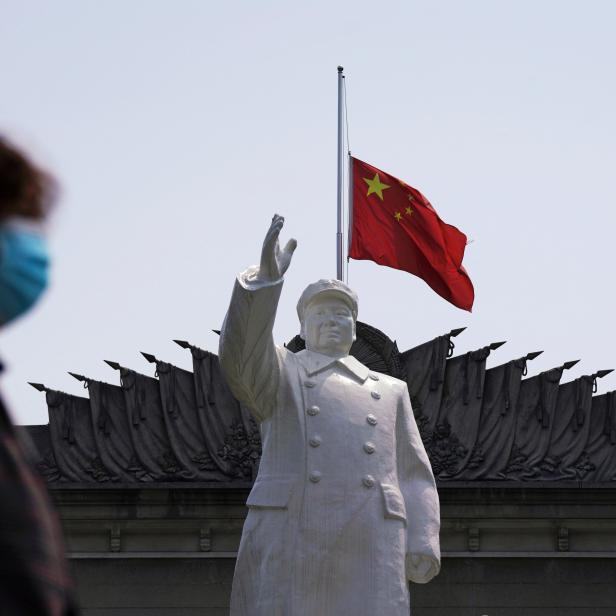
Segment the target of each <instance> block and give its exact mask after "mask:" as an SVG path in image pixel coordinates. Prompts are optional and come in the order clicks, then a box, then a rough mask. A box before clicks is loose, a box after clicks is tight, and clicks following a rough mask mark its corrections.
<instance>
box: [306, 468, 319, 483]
mask: <svg viewBox="0 0 616 616" xmlns="http://www.w3.org/2000/svg"><path fill="white" fill-rule="evenodd" d="M308 479H310V481H312V483H319V481H321V473H320V472H319V471H312V473H310V476H309V477H308Z"/></svg>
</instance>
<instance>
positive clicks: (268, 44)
mask: <svg viewBox="0 0 616 616" xmlns="http://www.w3.org/2000/svg"><path fill="white" fill-rule="evenodd" d="M615 23H616V3H614V2H609V1H607V0H606V1H604V2H599V1H588V2H581V1H580V2H567V1H562V0H559V1H547V0H542V1H538V0H533V1H520V0H517V1H516V2H504V1H500V2H499V1H493V0H492V1H488V0H485V1H460V0H456V1H448V2H447V1H440V2H427V1H425V2H413V1H408V0H407V1H405V2H378V3H376V2H361V1H358V0H354V1H353V2H331V1H330V2H303V3H291V2H288V1H287V2H267V1H261V2H206V1H204V0H202V1H187V0H175V1H173V2H172V1H171V0H167V1H164V2H163V1H154V0H131V1H128V0H121V1H119V0H118V1H116V0H106V1H105V2H95V1H85V0H74V1H62V0H55V1H54V2H47V1H39V2H34V1H31V0H19V2H17V1H12V2H8V1H7V0H0V74H1V75H2V93H1V96H0V130H1V131H2V132H3V133H4V134H6V135H8V136H9V137H11V138H13V139H15V140H17V141H18V142H19V143H21V144H22V145H24V146H25V147H27V148H28V149H30V151H31V152H32V153H33V154H34V155H35V156H36V157H37V158H38V160H39V161H41V162H42V163H44V164H46V165H47V166H48V167H49V168H51V169H52V170H53V171H54V172H55V174H56V175H57V177H58V178H59V180H60V182H61V184H62V188H63V191H62V199H61V202H60V204H59V206H58V208H57V212H56V215H55V216H54V219H53V223H52V225H51V229H50V234H51V248H52V250H53V260H54V267H53V283H52V286H51V288H50V290H49V292H48V293H47V295H46V297H45V299H44V300H43V301H42V302H41V303H40V304H39V306H38V307H37V309H36V310H35V311H33V312H32V313H31V314H30V315H28V316H27V317H25V318H23V319H22V320H20V321H19V322H17V323H15V324H14V325H13V326H11V327H10V328H7V329H6V330H4V331H2V333H1V334H0V354H1V355H2V358H3V360H4V362H5V363H6V365H7V372H6V373H5V375H4V376H3V377H2V381H3V382H2V390H3V394H4V396H5V397H6V398H8V401H9V402H10V405H11V408H12V411H13V414H14V416H15V418H16V420H17V421H18V422H20V423H46V422H47V409H46V405H45V401H44V396H43V395H42V394H39V393H38V392H36V391H35V390H33V389H32V388H30V387H29V386H28V385H27V384H26V381H38V382H43V383H45V384H46V385H48V386H49V387H52V388H55V389H62V390H64V391H70V392H73V393H83V390H82V389H80V387H81V386H80V384H79V383H78V382H77V381H75V380H74V379H72V378H71V377H70V376H68V374H67V373H66V371H67V370H71V371H73V372H80V373H83V374H86V375H88V376H90V377H93V378H97V379H102V380H108V381H110V382H113V383H116V382H118V381H117V376H118V375H117V373H116V372H113V371H112V370H111V369H110V368H108V367H107V366H106V365H105V364H104V363H103V362H102V360H103V359H111V360H115V361H119V362H120V363H122V364H123V365H126V366H128V367H133V368H136V369H138V370H141V371H143V372H145V373H146V374H152V372H153V368H152V366H150V365H149V364H147V363H146V362H145V361H144V360H143V359H142V358H141V356H140V355H139V351H147V352H150V353H154V354H155V355H157V356H158V357H159V358H161V359H164V360H167V361H171V362H173V363H176V364H177V365H180V366H183V367H186V368H190V366H191V358H190V354H189V353H188V352H187V351H184V350H182V349H180V348H179V347H177V346H176V345H175V344H173V343H172V342H171V341H172V339H173V338H180V339H187V340H189V341H190V342H192V343H193V344H197V345H199V346H201V347H203V348H206V349H209V350H211V351H216V349H217V337H216V335H215V334H213V333H212V332H211V330H212V329H214V328H219V327H220V325H221V322H222V319H223V317H224V314H225V311H226V307H227V303H228V300H229V295H230V291H231V288H232V284H233V279H234V276H235V274H236V273H237V272H238V271H239V270H241V269H243V268H244V267H245V266H247V265H250V264H253V263H256V262H258V259H259V254H260V248H261V242H262V237H263V234H264V233H265V231H266V229H267V227H268V224H269V221H270V219H271V216H272V214H273V213H274V212H279V213H281V214H283V215H285V217H286V220H287V223H286V227H285V229H284V230H283V234H282V236H283V240H284V241H286V239H287V238H288V237H290V236H294V237H296V238H297V240H298V244H299V246H298V249H297V251H296V253H295V257H294V261H293V263H292V265H291V268H290V270H289V272H288V274H287V280H286V283H285V289H284V290H283V297H282V300H281V304H280V308H279V317H278V320H277V323H276V332H275V333H276V338H277V340H279V341H281V342H282V341H285V340H288V339H289V338H291V337H292V336H294V335H295V334H296V333H297V332H298V323H297V318H296V316H295V303H296V300H297V298H298V296H299V294H300V293H301V291H302V289H303V288H304V287H305V286H306V284H308V283H309V282H312V281H313V280H315V279H317V278H321V277H334V276H335V230H336V229H335V224H336V211H335V205H336V158H335V156H336V66H337V65H338V64H342V65H344V67H345V72H346V75H347V88H348V96H349V99H348V103H349V123H350V145H351V149H352V151H353V153H354V154H356V155H357V156H358V157H359V158H361V159H363V160H366V161H367V162H370V163H371V164H373V165H375V166H377V167H380V168H381V169H383V170H385V171H388V172H389V173H391V174H393V175H396V176H398V177H400V178H402V179H404V180H405V181H407V182H408V183H409V184H411V185H413V186H415V187H417V188H418V189H419V190H421V191H422V192H423V193H424V194H425V195H426V196H427V197H428V198H429V199H430V201H431V202H432V204H433V205H434V206H435V208H436V209H437V211H438V212H439V214H440V215H441V217H442V218H443V219H444V220H445V221H447V222H449V223H451V224H454V225H456V226H458V227H459V228H460V229H462V230H463V231H464V232H465V233H466V234H467V235H468V236H469V238H470V239H472V240H473V243H472V244H470V245H469V246H468V248H467V253H466V257H465V265H466V268H467V270H468V271H469V273H470V276H471V278H472V280H473V282H474V285H475V290H476V302H475V310H474V312H473V313H472V314H468V313H465V312H463V311H461V310H459V309H457V308H455V307H453V306H451V305H450V304H448V303H447V302H445V301H444V300H443V299H441V298H440V297H439V296H438V295H436V294H435V293H433V292H432V291H431V290H430V289H429V288H428V287H427V286H426V285H425V283H423V282H422V281H421V280H419V279H417V278H414V277H412V276H410V275H409V274H406V273H404V272H397V271H394V270H390V269H387V268H384V267H379V266H377V265H375V264H373V263H370V262H367V261H356V262H354V261H352V262H351V263H350V267H349V282H350V284H351V286H353V287H354V288H355V289H356V290H357V292H358V294H359V298H360V315H359V317H360V319H361V320H363V321H365V322H368V323H370V324H372V325H374V326H376V327H378V328H380V329H382V330H383V331H384V332H386V333H387V334H388V335H389V336H390V337H391V338H393V339H396V340H397V342H398V346H399V348H400V350H405V349H407V348H409V347H412V346H415V345H417V344H420V343H422V342H424V341H426V340H428V339H430V338H433V337H434V336H437V335H440V334H443V333H445V332H447V331H449V330H450V329H452V328H455V327H461V326H467V327H468V329H467V331H466V332H465V333H464V334H462V335H461V336H460V337H459V338H457V340H456V343H457V350H456V353H462V352H465V351H468V350H472V349H475V348H478V347H481V346H484V345H485V344H487V343H489V342H493V341H497V340H508V341H509V342H508V344H507V345H505V346H504V347H502V348H501V349H499V350H498V351H496V352H495V353H493V354H492V356H491V357H490V359H489V364H488V365H489V366H490V365H496V364H499V363H503V362H504V361H507V360H508V359H511V358H513V357H519V356H522V355H525V354H526V353H528V352H529V351H535V350H545V353H544V354H543V355H542V356H541V357H540V358H539V359H537V360H535V361H534V362H533V363H532V365H530V371H529V374H531V375H532V374H535V373H537V372H539V371H541V370H545V369H548V368H551V367H553V366H556V365H558V364H561V363H562V362H563V361H565V360H571V359H582V360H583V361H582V362H580V364H579V365H578V366H577V367H576V368H574V369H573V370H571V371H570V373H569V374H568V375H567V378H573V377H575V376H579V375H581V374H590V373H592V372H595V371H596V370H598V369H603V368H612V367H616V350H615V349H616V344H615V343H616V335H615V333H614V319H613V315H614V306H615V304H616V291H615V285H614V279H613V266H614V254H615V247H614V241H615V238H616V235H615V232H614V228H615V223H616V214H615V213H614V209H615V205H616V186H615V183H614V175H615V171H614V170H615V168H616V146H615V134H616V130H615V129H616V120H615V112H614V110H615V109H616V83H615V77H614V59H615V58H616V37H614V25H615ZM614 388H616V376H615V375H610V376H608V377H607V378H605V379H603V382H601V383H600V385H599V391H600V392H603V391H608V390H609V389H614Z"/></svg>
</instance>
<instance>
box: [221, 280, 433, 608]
mask: <svg viewBox="0 0 616 616" xmlns="http://www.w3.org/2000/svg"><path fill="white" fill-rule="evenodd" d="M251 274H252V276H254V270H252V271H251V270H248V271H247V272H245V273H244V274H242V275H240V277H239V278H238V280H237V282H236V284H235V288H234V291H233V297H232V300H231V305H230V308H229V312H228V314H227V317H226V319H225V324H224V326H223V331H222V334H221V338H220V359H221V364H222V368H223V371H224V373H225V376H226V378H227V381H228V384H229V386H230V387H231V390H232V391H233V393H234V394H235V396H236V397H237V398H238V399H239V400H240V401H241V402H243V403H244V404H246V405H247V406H248V408H250V409H251V410H252V411H253V413H254V414H255V416H256V418H257V419H258V420H259V421H260V424H261V435H262V442H263V454H262V457H261V463H260V467H259V473H258V476H257V479H256V481H255V484H254V487H253V489H252V492H251V493H250V496H249V498H248V501H247V505H248V507H249V512H248V516H247V518H246V522H245V524H244V530H243V533H242V539H241V542H240V548H239V553H238V559H237V564H236V568H235V576H234V579H233V589H232V596H231V615H232V616H345V615H347V614H348V615H349V616H351V615H352V616H376V615H387V616H408V614H409V592H408V582H407V578H409V579H412V580H414V581H417V582H426V581H428V579H426V578H425V576H424V578H423V579H422V577H421V576H420V575H417V574H415V575H414V574H413V570H412V566H411V560H410V558H409V555H421V556H424V557H427V558H429V559H431V560H432V561H433V563H434V568H433V570H432V572H431V573H430V574H429V577H432V575H434V574H435V573H436V572H438V568H439V563H440V552H439V502H438V495H437V492H436V487H435V483H434V477H433V475H432V471H431V468H430V464H429V462H428V458H427V455H426V452H425V450H424V447H423V444H422V442H421V438H420V436H419V432H418V430H417V426H416V424H415V420H414V417H413V412H412V410H411V404H410V401H409V395H408V391H407V388H406V385H405V384H404V383H403V382H402V381H399V380H397V379H394V378H392V377H389V376H386V375H382V374H376V373H373V372H370V370H369V369H368V368H367V367H366V366H364V365H363V364H361V363H360V362H358V361H357V360H356V359H355V358H353V357H351V356H348V357H345V358H342V359H339V360H334V359H333V358H331V357H328V356H324V355H321V354H319V353H315V352H311V351H301V352H300V353H297V354H293V353H291V352H289V351H287V350H286V349H285V348H279V347H276V346H275V345H274V343H273V338H272V327H273V322H274V316H275V313H276V306H277V303H278V298H279V296H280V290H281V287H282V281H279V282H277V283H273V284H264V283H259V282H256V281H254V280H251Z"/></svg>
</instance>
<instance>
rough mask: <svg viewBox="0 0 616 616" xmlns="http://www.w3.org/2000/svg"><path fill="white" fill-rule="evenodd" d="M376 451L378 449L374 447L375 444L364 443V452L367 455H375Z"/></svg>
mask: <svg viewBox="0 0 616 616" xmlns="http://www.w3.org/2000/svg"><path fill="white" fill-rule="evenodd" d="M375 449H376V447H375V446H374V443H371V442H370V441H368V442H366V443H364V451H365V452H366V453H374V450H375Z"/></svg>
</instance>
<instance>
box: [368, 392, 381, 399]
mask: <svg viewBox="0 0 616 616" xmlns="http://www.w3.org/2000/svg"><path fill="white" fill-rule="evenodd" d="M370 395H371V396H372V397H373V398H374V399H375V400H380V399H381V394H380V393H379V392H378V391H371V392H370Z"/></svg>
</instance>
